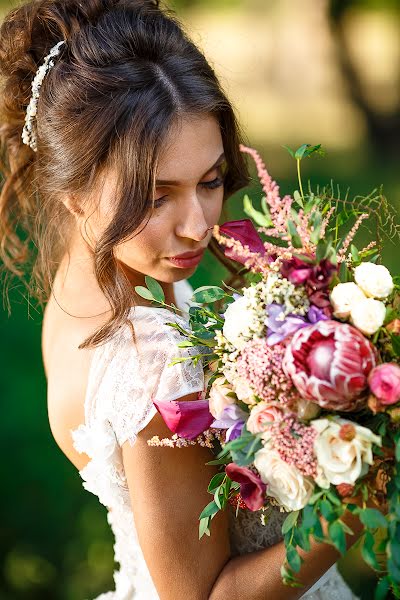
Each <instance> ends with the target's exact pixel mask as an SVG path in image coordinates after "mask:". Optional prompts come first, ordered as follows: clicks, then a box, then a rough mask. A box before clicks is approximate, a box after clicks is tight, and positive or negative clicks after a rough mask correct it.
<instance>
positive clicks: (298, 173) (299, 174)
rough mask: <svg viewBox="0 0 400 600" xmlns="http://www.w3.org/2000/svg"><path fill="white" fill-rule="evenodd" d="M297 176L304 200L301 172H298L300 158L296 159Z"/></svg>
mask: <svg viewBox="0 0 400 600" xmlns="http://www.w3.org/2000/svg"><path fill="white" fill-rule="evenodd" d="M297 178H298V180H299V187H300V193H301V197H302V198H303V200H304V192H303V184H302V182H301V173H300V159H297Z"/></svg>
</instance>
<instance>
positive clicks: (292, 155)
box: [282, 146, 294, 158]
mask: <svg viewBox="0 0 400 600" xmlns="http://www.w3.org/2000/svg"><path fill="white" fill-rule="evenodd" d="M282 148H285V150H287V151H288V152H289V154H290V156H291V157H292V158H294V151H293V150H292V149H291V148H289V146H282Z"/></svg>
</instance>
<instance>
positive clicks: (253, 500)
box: [225, 463, 267, 511]
mask: <svg viewBox="0 0 400 600" xmlns="http://www.w3.org/2000/svg"><path fill="white" fill-rule="evenodd" d="M225 473H226V474H227V475H228V477H229V479H232V481H236V482H237V483H240V495H241V497H242V500H243V502H244V503H245V504H246V506H247V508H248V509H249V510H252V511H256V510H260V508H262V507H263V506H264V502H265V492H266V489H267V486H266V484H265V483H263V482H262V481H261V479H260V477H258V475H256V473H253V471H251V470H250V469H247V468H246V467H239V466H238V465H236V464H235V463H230V464H229V465H226V467H225Z"/></svg>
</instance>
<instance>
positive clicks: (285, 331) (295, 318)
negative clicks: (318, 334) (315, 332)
mask: <svg viewBox="0 0 400 600" xmlns="http://www.w3.org/2000/svg"><path fill="white" fill-rule="evenodd" d="M283 311H284V306H283V305H282V304H277V303H275V302H273V303H272V304H269V305H268V306H267V314H268V316H267V318H266V319H265V324H266V326H267V328H268V329H267V341H268V346H274V345H275V344H279V342H281V341H282V340H284V339H285V338H287V337H288V336H289V335H293V333H295V332H296V331H297V330H298V329H300V328H301V327H305V326H306V325H309V323H308V322H307V321H306V319H305V318H304V317H300V316H299V315H293V314H289V315H286V317H285V318H284V319H280V318H279V317H280V315H281V314H282V312H283Z"/></svg>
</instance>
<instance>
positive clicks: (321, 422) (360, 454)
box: [311, 417, 382, 488]
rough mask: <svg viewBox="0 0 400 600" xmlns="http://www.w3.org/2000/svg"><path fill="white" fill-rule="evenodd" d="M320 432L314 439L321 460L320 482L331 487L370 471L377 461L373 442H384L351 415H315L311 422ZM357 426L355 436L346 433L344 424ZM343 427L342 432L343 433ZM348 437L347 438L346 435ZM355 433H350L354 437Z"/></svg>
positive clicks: (319, 460) (319, 461)
mask: <svg viewBox="0 0 400 600" xmlns="http://www.w3.org/2000/svg"><path fill="white" fill-rule="evenodd" d="M311 425H312V427H314V428H315V429H316V430H317V432H318V435H317V437H316V438H315V441H314V451H315V454H316V456H317V461H318V474H317V477H316V478H315V481H316V483H317V484H318V485H319V486H320V487H322V488H328V487H329V485H330V484H331V483H333V484H334V485H338V484H339V483H350V484H354V483H355V482H356V481H357V479H359V477H362V476H363V475H365V474H366V473H367V472H368V465H372V463H373V455H372V444H377V445H378V446H381V445H382V439H381V437H380V436H378V435H375V434H374V433H372V431H370V430H369V429H367V428H366V427H362V426H361V425H357V424H356V423H353V422H352V421H348V420H347V419H342V418H340V417H334V418H333V419H315V421H312V422H311ZM349 425H351V426H352V427H354V437H353V438H352V439H349V438H348V437H347V435H345V431H346V430H345V429H342V427H343V426H346V427H347V429H348V426H349ZM341 429H342V434H341ZM346 437H347V439H344V438H346ZM351 437H352V436H350V438H351Z"/></svg>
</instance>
